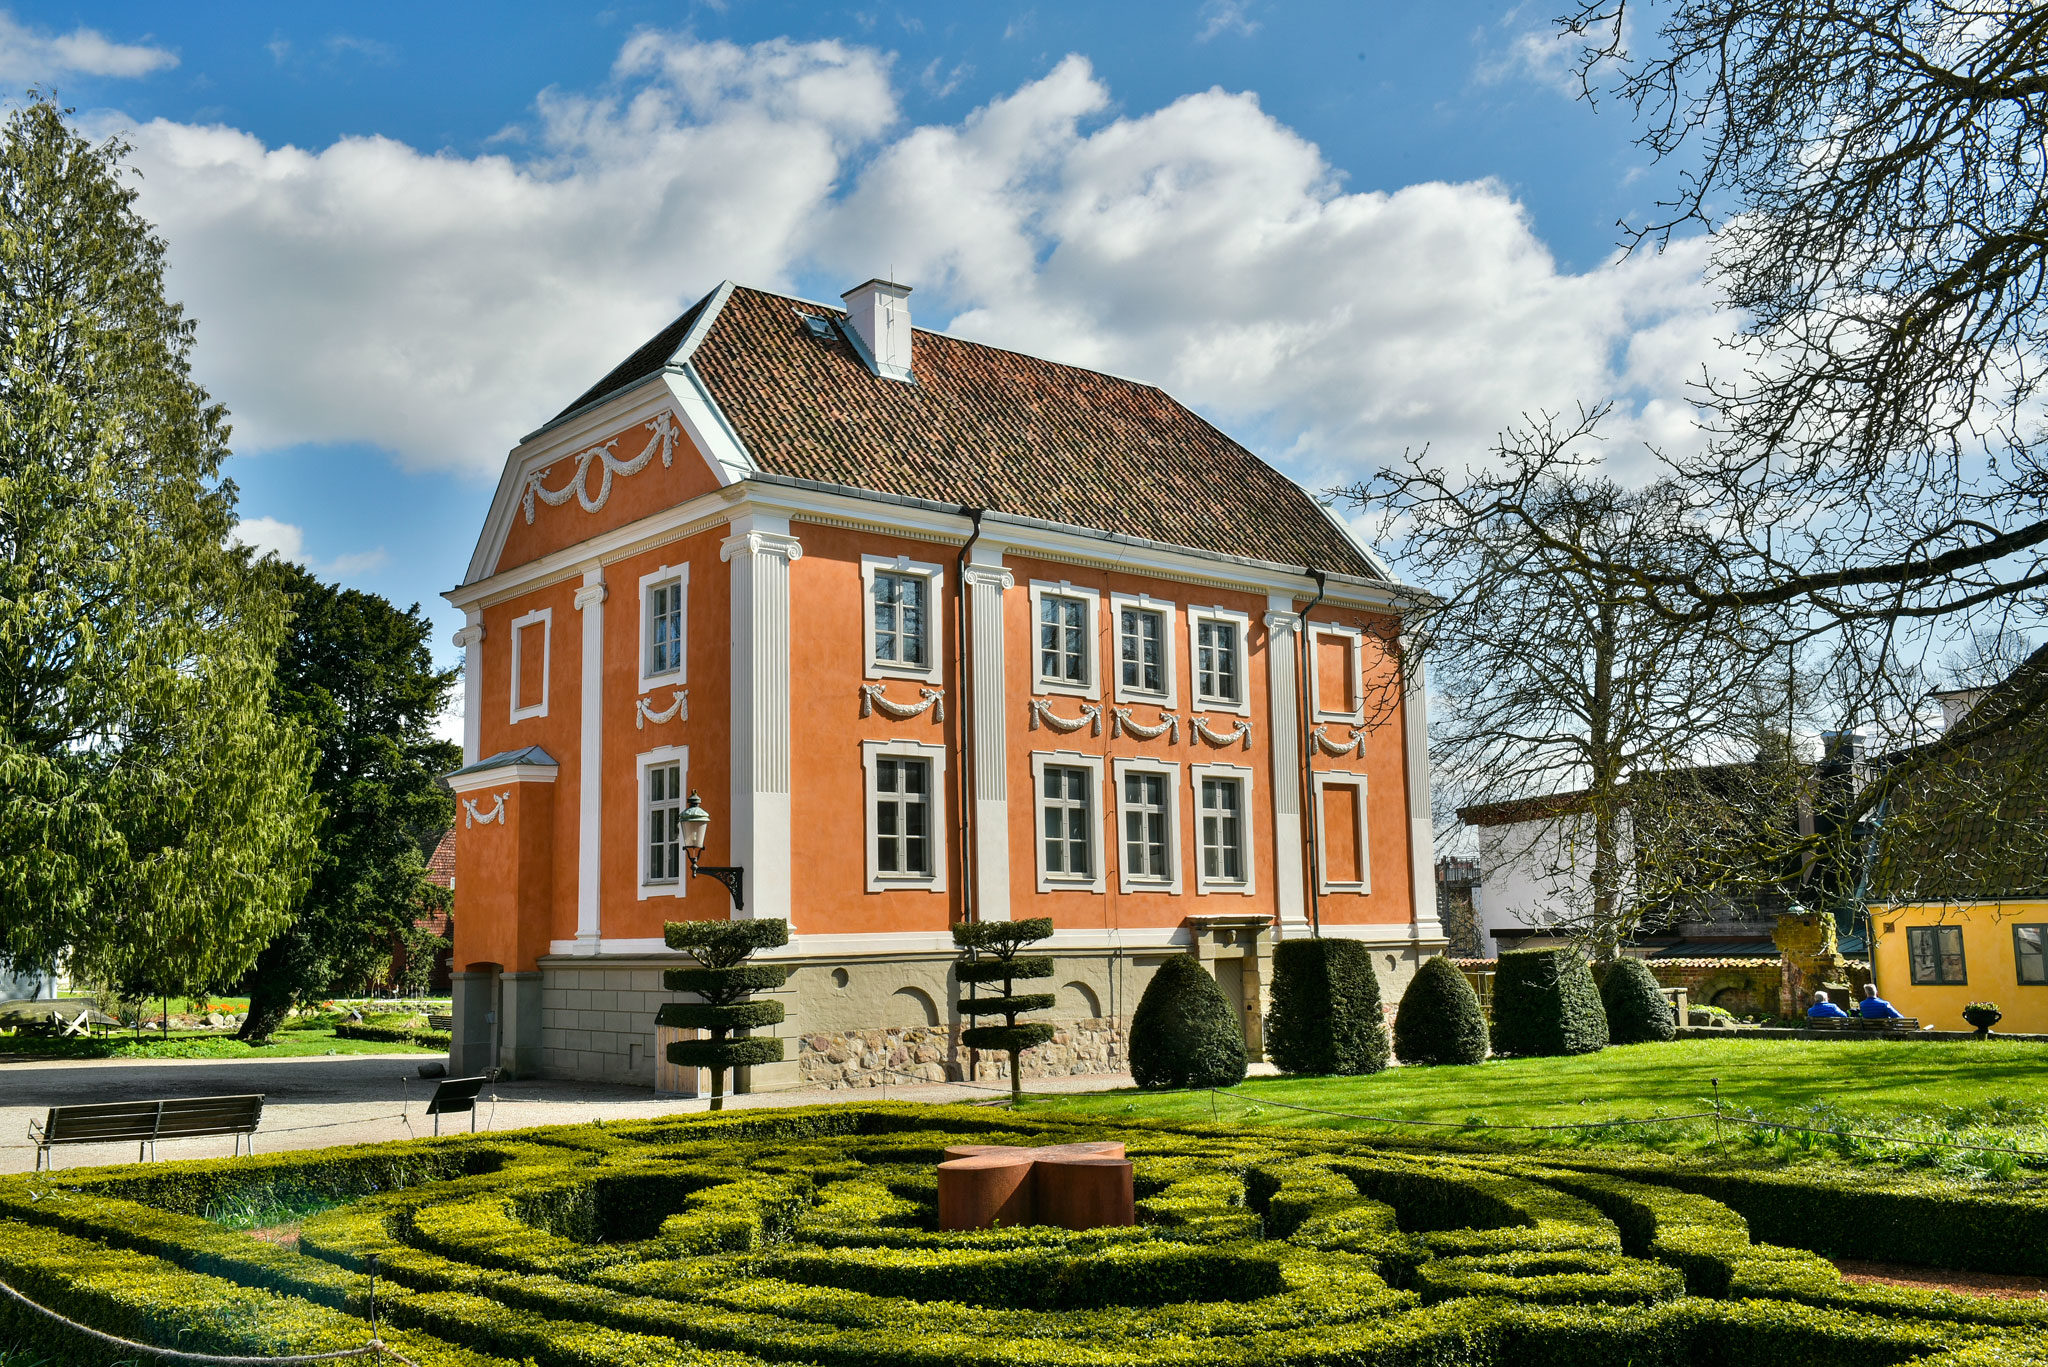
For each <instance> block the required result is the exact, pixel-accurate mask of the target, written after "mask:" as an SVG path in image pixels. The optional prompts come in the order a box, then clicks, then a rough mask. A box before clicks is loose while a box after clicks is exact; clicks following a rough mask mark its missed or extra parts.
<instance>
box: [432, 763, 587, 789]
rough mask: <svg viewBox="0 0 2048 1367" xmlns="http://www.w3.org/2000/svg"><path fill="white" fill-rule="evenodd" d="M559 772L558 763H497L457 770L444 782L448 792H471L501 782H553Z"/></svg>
mask: <svg viewBox="0 0 2048 1367" xmlns="http://www.w3.org/2000/svg"><path fill="white" fill-rule="evenodd" d="M561 772H562V767H561V766H560V765H559V764H499V765H494V766H493V767H491V768H489V769H477V770H474V771H468V772H465V771H462V770H457V771H456V772H455V773H452V774H449V775H447V776H446V777H445V779H444V782H446V783H447V785H448V789H449V791H450V792H453V793H473V792H475V791H476V790H477V789H479V788H495V787H497V786H498V785H499V784H501V783H553V782H554V781H555V776H556V775H557V774H559V773H561Z"/></svg>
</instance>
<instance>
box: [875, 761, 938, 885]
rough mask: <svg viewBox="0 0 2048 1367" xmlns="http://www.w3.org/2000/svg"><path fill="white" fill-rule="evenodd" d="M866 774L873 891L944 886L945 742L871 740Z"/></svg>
mask: <svg viewBox="0 0 2048 1367" xmlns="http://www.w3.org/2000/svg"><path fill="white" fill-rule="evenodd" d="M860 754H861V765H862V768H863V769H864V770H865V771H866V775H867V784H866V791H867V797H866V801H867V820H866V823H865V824H866V827H867V871H868V891H869V892H890V891H897V890H909V891H913V892H944V891H945V890H946V829H947V828H946V747H945V746H943V745H928V744H925V743H924V742H922V741H908V740H871V741H863V742H862V743H861V747H860Z"/></svg>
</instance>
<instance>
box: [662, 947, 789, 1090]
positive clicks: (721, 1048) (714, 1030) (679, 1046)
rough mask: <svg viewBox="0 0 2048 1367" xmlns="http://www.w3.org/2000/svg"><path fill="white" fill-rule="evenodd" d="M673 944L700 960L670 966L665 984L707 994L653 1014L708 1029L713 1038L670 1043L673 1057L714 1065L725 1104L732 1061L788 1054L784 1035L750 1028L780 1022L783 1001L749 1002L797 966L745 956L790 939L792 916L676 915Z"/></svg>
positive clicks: (686, 1063) (715, 1085) (743, 1063)
mask: <svg viewBox="0 0 2048 1367" xmlns="http://www.w3.org/2000/svg"><path fill="white" fill-rule="evenodd" d="M663 935H664V938H665V939H666V940H667V941H668V947H669V948H670V949H680V950H682V951H683V952H684V953H686V954H688V955H689V956H690V957H691V958H693V959H695V960H696V961H697V967H695V968H671V969H668V970H666V971H664V972H663V973H662V975H661V985H662V986H663V987H666V988H667V989H668V990H669V991H671V992H694V993H695V994H696V995H697V996H699V997H701V998H703V1001H702V1002H671V1003H669V1004H668V1005H666V1006H664V1007H662V1008H661V1011H660V1012H659V1014H657V1015H656V1016H655V1018H654V1023H655V1024H656V1025H666V1026H671V1027H674V1028H678V1029H685V1030H705V1031H708V1032H710V1035H711V1038H709V1039H698V1040H677V1041H676V1042H675V1043H674V1044H671V1045H669V1047H668V1061H669V1062H670V1063H673V1064H676V1065H678V1066H680V1067H684V1068H704V1069H707V1070H709V1072H710V1073H711V1109H712V1110H714V1111H722V1110H724V1109H725V1074H726V1072H727V1070H728V1069H732V1068H752V1067H754V1066H756V1065H758V1064H763V1063H780V1062H781V1061H782V1041H781V1040H779V1039H774V1038H767V1039H750V1038H748V1036H747V1031H749V1030H753V1029H758V1028H759V1027H761V1026H764V1025H778V1024H780V1023H781V1021H782V1018H783V1009H782V1003H781V1002H750V1001H748V1000H747V997H748V995H749V994H751V993H754V992H759V991H763V990H765V989H769V988H776V987H780V986H782V985H783V984H784V983H785V982H788V981H789V975H790V971H791V970H789V969H788V968H785V967H783V966H782V965H780V964H749V963H746V962H744V960H745V959H746V957H747V956H748V955H749V954H752V953H753V952H754V951H755V950H757V949H774V948H778V947H780V946H782V945H786V944H788V943H789V922H787V921H784V920H781V919H778V918H773V917H770V918H765V919H763V920H759V921H670V922H669V923H668V925H667V927H666V928H665V930H664V931H663Z"/></svg>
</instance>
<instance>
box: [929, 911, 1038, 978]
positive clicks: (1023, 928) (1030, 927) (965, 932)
mask: <svg viewBox="0 0 2048 1367" xmlns="http://www.w3.org/2000/svg"><path fill="white" fill-rule="evenodd" d="M1051 938H1052V917H1050V916H1032V917H1028V918H1026V919H1025V920H1022V921H956V922H954V924H953V943H954V944H956V945H958V946H960V948H962V949H971V950H975V951H977V952H980V953H985V954H994V955H997V956H999V957H1002V958H1010V957H1012V956H1014V955H1015V954H1016V952H1017V950H1018V948H1019V947H1020V946H1023V945H1028V944H1035V943H1036V942H1038V941H1040V940H1048V939H1051ZM1046 962H1047V963H1050V962H1051V960H1049V959H1048V960H1046ZM1034 976H1039V977H1043V976H1044V975H1043V974H1038V975H1034Z"/></svg>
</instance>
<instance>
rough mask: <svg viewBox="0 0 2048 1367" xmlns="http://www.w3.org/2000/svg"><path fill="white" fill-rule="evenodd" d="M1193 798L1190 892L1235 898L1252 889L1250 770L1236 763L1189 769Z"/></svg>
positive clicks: (1247, 894) (1250, 891)
mask: <svg viewBox="0 0 2048 1367" xmlns="http://www.w3.org/2000/svg"><path fill="white" fill-rule="evenodd" d="M1189 772H1190V776H1191V777H1192V779H1193V781H1194V793H1195V843H1196V845H1197V846H1198V847H1199V853H1198V856H1197V858H1196V860H1195V891H1197V892H1202V893H1239V894H1243V895H1246V896H1249V895H1250V894H1251V893H1252V892H1253V887H1252V881H1253V880H1252V802H1251V799H1252V771H1251V770H1250V769H1248V768H1246V767H1244V766H1243V765H1238V764H1222V763H1219V764H1197V765H1193V766H1191V768H1190V771H1189Z"/></svg>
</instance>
